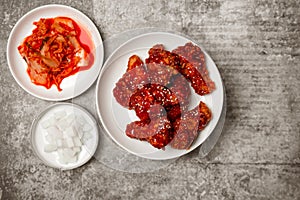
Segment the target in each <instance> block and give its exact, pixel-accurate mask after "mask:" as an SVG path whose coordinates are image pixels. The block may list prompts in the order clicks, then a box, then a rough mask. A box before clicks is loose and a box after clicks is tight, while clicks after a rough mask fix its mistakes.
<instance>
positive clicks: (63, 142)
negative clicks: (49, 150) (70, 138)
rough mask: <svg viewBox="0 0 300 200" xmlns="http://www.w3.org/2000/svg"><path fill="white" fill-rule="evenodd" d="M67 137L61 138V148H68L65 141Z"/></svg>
mask: <svg viewBox="0 0 300 200" xmlns="http://www.w3.org/2000/svg"><path fill="white" fill-rule="evenodd" d="M66 139H67V138H64V139H63V140H62V148H68V143H67V140H66Z"/></svg>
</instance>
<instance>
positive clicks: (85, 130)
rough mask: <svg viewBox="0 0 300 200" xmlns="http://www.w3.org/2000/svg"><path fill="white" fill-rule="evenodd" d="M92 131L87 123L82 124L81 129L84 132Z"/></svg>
mask: <svg viewBox="0 0 300 200" xmlns="http://www.w3.org/2000/svg"><path fill="white" fill-rule="evenodd" d="M92 129H93V127H92V126H91V125H90V124H88V123H86V124H84V125H83V127H82V130H83V131H84V132H87V131H91V130H92Z"/></svg>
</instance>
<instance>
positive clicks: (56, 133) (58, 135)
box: [46, 126, 63, 138]
mask: <svg viewBox="0 0 300 200" xmlns="http://www.w3.org/2000/svg"><path fill="white" fill-rule="evenodd" d="M46 130H47V133H48V134H49V135H51V136H52V137H53V138H62V137H63V135H62V132H61V131H60V130H58V128H56V126H51V127H49V128H47V129H46Z"/></svg>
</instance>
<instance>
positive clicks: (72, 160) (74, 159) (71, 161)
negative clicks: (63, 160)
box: [67, 156, 77, 163]
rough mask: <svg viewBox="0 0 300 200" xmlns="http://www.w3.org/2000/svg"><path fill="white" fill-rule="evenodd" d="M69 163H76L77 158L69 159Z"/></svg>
mask: <svg viewBox="0 0 300 200" xmlns="http://www.w3.org/2000/svg"><path fill="white" fill-rule="evenodd" d="M67 159H68V163H74V162H76V161H77V156H72V157H68V158H67Z"/></svg>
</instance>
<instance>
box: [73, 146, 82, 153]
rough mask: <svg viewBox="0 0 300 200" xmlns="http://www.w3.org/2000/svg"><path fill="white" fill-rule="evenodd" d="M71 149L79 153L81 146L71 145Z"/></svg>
mask: <svg viewBox="0 0 300 200" xmlns="http://www.w3.org/2000/svg"><path fill="white" fill-rule="evenodd" d="M73 151H75V152H76V153H79V152H80V151H81V147H73Z"/></svg>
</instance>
